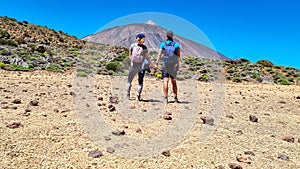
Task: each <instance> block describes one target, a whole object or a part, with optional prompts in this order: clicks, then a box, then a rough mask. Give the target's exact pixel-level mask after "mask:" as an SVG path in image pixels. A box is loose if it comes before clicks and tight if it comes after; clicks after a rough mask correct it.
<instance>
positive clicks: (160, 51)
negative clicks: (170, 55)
mask: <svg viewBox="0 0 300 169" xmlns="http://www.w3.org/2000/svg"><path fill="white" fill-rule="evenodd" d="M161 55H162V49H159V52H158V56H157V60H156V64H157V65H158V64H159V63H160V60H161Z"/></svg>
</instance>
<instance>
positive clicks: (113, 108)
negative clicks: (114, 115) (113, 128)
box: [108, 104, 116, 112]
mask: <svg viewBox="0 0 300 169" xmlns="http://www.w3.org/2000/svg"><path fill="white" fill-rule="evenodd" d="M108 109H109V111H110V112H113V111H115V110H116V107H115V106H113V105H111V104H110V105H108Z"/></svg>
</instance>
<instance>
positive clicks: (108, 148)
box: [106, 147, 115, 154]
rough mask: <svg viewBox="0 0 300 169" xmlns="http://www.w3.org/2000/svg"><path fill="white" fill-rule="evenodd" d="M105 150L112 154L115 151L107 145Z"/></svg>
mask: <svg viewBox="0 0 300 169" xmlns="http://www.w3.org/2000/svg"><path fill="white" fill-rule="evenodd" d="M106 151H107V152H109V153H111V154H112V153H114V152H115V149H114V148H112V147H107V148H106Z"/></svg>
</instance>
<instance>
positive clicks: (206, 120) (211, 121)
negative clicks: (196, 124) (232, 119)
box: [200, 115, 214, 126]
mask: <svg viewBox="0 0 300 169" xmlns="http://www.w3.org/2000/svg"><path fill="white" fill-rule="evenodd" d="M200 118H201V120H202V121H203V124H208V125H211V126H212V125H214V119H213V118H210V117H208V116H206V115H204V116H201V117H200Z"/></svg>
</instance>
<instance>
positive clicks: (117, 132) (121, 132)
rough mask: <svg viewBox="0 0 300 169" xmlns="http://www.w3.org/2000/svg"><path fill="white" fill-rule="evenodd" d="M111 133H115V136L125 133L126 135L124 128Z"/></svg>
mask: <svg viewBox="0 0 300 169" xmlns="http://www.w3.org/2000/svg"><path fill="white" fill-rule="evenodd" d="M111 133H112V134H113V135H115V136H123V135H125V131H124V130H122V131H120V130H116V131H112V132H111Z"/></svg>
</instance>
